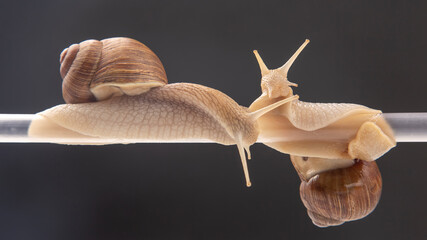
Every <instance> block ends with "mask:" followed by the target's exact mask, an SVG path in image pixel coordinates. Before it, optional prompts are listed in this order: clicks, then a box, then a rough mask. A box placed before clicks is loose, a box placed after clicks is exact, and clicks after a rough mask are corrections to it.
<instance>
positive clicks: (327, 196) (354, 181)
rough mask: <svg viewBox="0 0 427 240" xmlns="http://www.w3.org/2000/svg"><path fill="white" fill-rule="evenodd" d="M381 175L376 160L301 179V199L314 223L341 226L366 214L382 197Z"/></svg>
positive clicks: (356, 163)
mask: <svg viewBox="0 0 427 240" xmlns="http://www.w3.org/2000/svg"><path fill="white" fill-rule="evenodd" d="M381 189H382V179H381V173H380V171H379V169H378V166H377V164H376V162H375V161H372V162H367V161H361V160H358V161H356V162H355V163H354V165H352V166H350V167H346V168H340V169H335V170H330V171H327V172H323V173H320V174H318V175H316V176H314V177H312V178H311V179H309V180H308V181H305V180H303V179H302V180H301V185H300V196H301V200H302V202H303V204H304V206H305V207H306V208H307V213H308V215H309V217H310V218H311V220H312V221H313V223H314V224H315V225H316V226H319V227H329V226H337V225H341V224H343V223H344V222H348V221H353V220H358V219H361V218H364V217H365V216H367V215H369V214H370V213H371V212H372V211H373V210H374V209H375V207H376V206H377V204H378V201H379V200H380V197H381Z"/></svg>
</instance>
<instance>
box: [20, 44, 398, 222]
mask: <svg viewBox="0 0 427 240" xmlns="http://www.w3.org/2000/svg"><path fill="white" fill-rule="evenodd" d="M308 42H309V41H308V40H306V41H305V42H304V44H303V45H302V46H301V47H300V48H299V49H298V50H297V52H296V53H295V54H294V55H293V56H292V57H291V58H290V59H289V61H288V62H287V63H285V64H284V65H283V66H282V67H280V68H278V69H274V70H269V69H268V68H267V67H266V65H265V64H264V62H263V60H262V59H261V57H260V56H259V54H258V52H257V51H254V53H255V56H256V58H257V60H258V63H259V65H260V68H261V73H262V79H261V89H262V95H261V96H260V97H259V98H258V99H256V100H255V101H254V102H253V103H252V104H251V106H250V107H249V108H246V107H242V106H240V105H238V104H237V103H236V102H235V101H234V100H233V99H231V98H230V97H228V96H227V95H225V94H224V93H222V92H220V91H218V90H215V89H212V88H209V87H205V86H202V85H198V84H192V83H175V84H168V81H167V78H166V73H165V71H164V68H163V65H162V63H161V62H160V60H159V58H158V57H157V56H156V55H155V54H154V53H153V52H152V51H151V50H150V49H149V48H148V47H146V46H145V45H144V44H142V43H140V42H138V41H136V40H133V39H129V38H110V39H105V40H102V41H97V40H87V41H84V42H81V43H80V44H73V45H71V46H70V47H69V48H67V49H65V50H64V51H63V52H62V53H61V57H60V62H61V69H60V73H61V76H62V78H63V84H62V93H63V97H64V100H65V102H66V103H67V104H63V105H58V106H55V107H52V108H50V109H47V110H45V111H43V112H40V113H38V117H37V118H36V119H34V120H33V122H32V124H31V126H30V128H29V132H28V134H29V135H30V136H31V137H49V136H51V135H53V134H55V135H56V137H58V135H61V136H62V137H63V139H67V138H70V137H75V138H79V137H80V138H96V139H100V141H99V144H103V142H102V139H118V140H121V142H126V143H132V142H143V141H147V142H163V141H164V142H168V141H169V142H173V141H204V140H205V141H206V140H209V141H214V142H217V143H220V144H224V145H233V144H236V145H237V148H238V150H239V154H240V158H241V161H242V165H243V169H244V173H245V178H246V184H247V186H250V185H251V182H250V179H249V173H248V168H247V164H246V155H245V151H246V154H247V157H248V158H249V159H250V151H249V147H250V146H251V145H252V144H254V143H255V142H256V141H257V140H258V141H260V139H261V142H263V143H264V144H266V145H267V146H269V147H272V148H274V149H276V150H278V151H280V152H283V153H287V154H290V155H291V159H292V163H293V164H294V166H295V168H296V170H297V172H298V174H299V176H300V178H301V180H302V183H301V198H302V200H303V202H304V205H305V206H306V207H307V209H308V212H309V216H310V217H311V218H312V220H313V222H314V223H315V224H316V225H318V226H329V225H337V224H340V223H342V222H344V221H350V220H355V219H359V218H362V217H364V216H365V215H367V214H369V213H370V212H371V211H372V210H373V209H374V208H375V206H376V203H377V202H378V200H379V196H380V193H381V176H380V173H379V171H378V168H377V166H376V164H375V162H373V160H376V159H377V158H379V157H380V156H382V155H383V154H384V153H386V152H387V151H388V150H389V149H391V148H392V147H394V146H395V145H396V142H395V140H394V137H393V133H392V130H391V128H390V127H389V126H388V124H387V122H386V121H385V120H384V119H383V117H382V115H381V111H379V110H374V109H370V108H367V107H365V106H361V105H356V104H332V103H331V104H324V103H307V102H302V101H299V100H298V96H297V95H293V91H292V89H291V87H292V86H295V87H296V86H297V85H296V84H294V83H291V82H289V81H288V80H287V73H288V71H289V68H290V67H291V65H292V63H293V62H294V61H295V59H296V58H297V56H298V55H299V53H300V52H301V51H302V49H303V48H304V47H305V46H306V45H307V44H308ZM60 143H67V142H66V140H64V141H63V142H60ZM104 144H107V143H104ZM356 159H357V161H356ZM365 161H367V162H365ZM365 172H366V173H367V174H365ZM353 175H354V176H355V177H353ZM329 179H333V180H329ZM349 179H350V180H349ZM355 179H357V184H359V183H360V184H361V188H369V189H372V188H375V189H376V190H375V191H373V193H372V196H371V192H370V191H371V190H369V191H368V192H369V193H367V194H365V195H363V194H359V193H358V192H352V191H353V190H352V189H356V188H347V189H346V191H347V195H342V189H341V188H339V187H336V188H334V187H332V188H329V187H325V186H326V185H328V184H329V183H332V182H334V181H335V182H334V184H338V185H339V184H342V183H345V184H347V183H349V182H351V181H355ZM371 179H372V181H371ZM338 185H336V186H338ZM368 185H369V186H368ZM319 186H322V187H323V188H321V187H319ZM372 186H374V187H372ZM319 189H323V190H321V191H322V192H323V193H324V194H332V195H331V196H330V197H328V196H329V195H328V196H326V197H325V195H323V197H325V199H326V200H325V199H323V200H322V201H323V202H325V201H326V202H327V201H331V204H332V205H331V206H333V207H338V208H341V209H338V210H339V211H338V210H337V211H338V212H340V213H343V212H345V213H347V212H349V213H348V214H344V215H343V214H341V215H339V214H338V215H337V214H332V215H328V211H327V210H325V209H327V208H328V207H329V208H330V207H331V206H327V205H325V204H323V205H322V204H320V205H319V204H317V203H318V200H319V198H318V195H319V194H318V192H319ZM316 191H317V192H316ZM355 191H356V190H355ZM357 191H360V189H357ZM360 192H363V191H360ZM334 194H335V195H336V196H335V195H334ZM343 196H345V197H346V199H344V198H343ZM367 196H369V197H370V202H369V204H365V203H364V202H363V201H359V200H360V199H357V198H358V197H361V198H366V197H367ZM316 198H317V199H316ZM347 200H348V201H347ZM362 200H363V199H362ZM334 201H337V202H339V203H340V204H338V205H337V204H335V203H336V202H334ZM345 201H347V202H345ZM344 202H345V203H344ZM341 203H342V204H341ZM358 205H360V206H358ZM359 207H361V208H363V209H359ZM344 208H346V209H351V211H350V210H349V211H342V210H343V209H344ZM355 211H358V212H357V213H355Z"/></svg>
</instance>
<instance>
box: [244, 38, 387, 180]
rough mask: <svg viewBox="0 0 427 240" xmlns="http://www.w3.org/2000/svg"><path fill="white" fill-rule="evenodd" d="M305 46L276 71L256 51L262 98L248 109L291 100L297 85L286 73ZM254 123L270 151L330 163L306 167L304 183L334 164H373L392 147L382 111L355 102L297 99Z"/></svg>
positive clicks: (335, 165)
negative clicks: (315, 101) (323, 160)
mask: <svg viewBox="0 0 427 240" xmlns="http://www.w3.org/2000/svg"><path fill="white" fill-rule="evenodd" d="M308 43H309V41H308V40H306V41H305V42H304V43H303V45H302V46H301V47H300V48H299V49H298V50H297V51H296V52H295V54H294V55H293V56H292V57H291V58H290V59H289V61H288V62H286V63H285V64H284V65H283V66H282V67H280V68H278V69H274V70H269V69H268V68H267V67H266V65H265V64H264V62H263V60H262V59H261V57H260V56H259V54H258V52H257V51H254V53H255V56H256V57H257V60H258V63H259V65H260V68H261V74H262V79H261V88H262V95H261V96H260V97H259V98H258V99H256V100H255V101H254V102H253V103H252V104H251V106H250V107H249V110H250V111H256V110H257V109H261V108H263V107H265V106H268V105H270V104H272V103H275V102H277V101H281V100H282V99H287V98H290V97H292V96H294V95H293V91H292V88H291V86H296V84H295V83H291V82H289V81H288V79H287V74H288V71H289V68H290V67H291V65H292V64H293V62H294V61H295V59H296V58H297V57H298V55H299V54H300V53H301V51H302V50H303V49H304V47H305V46H306V45H307V44H308ZM258 125H259V129H260V136H259V137H260V138H261V139H265V141H264V144H266V145H267V146H269V147H272V148H274V149H276V150H278V151H280V152H283V153H287V154H290V155H296V156H305V157H317V158H324V159H331V160H328V162H327V163H326V162H321V163H319V164H318V165H317V166H313V167H306V169H305V170H303V174H307V176H305V178H306V179H309V178H310V177H311V176H312V175H313V174H316V173H319V172H322V171H327V170H331V169H335V168H337V166H339V167H344V166H350V165H352V164H353V159H363V160H365V161H373V160H376V159H377V158H379V157H381V156H382V155H383V154H384V153H386V152H387V151H389V150H390V149H391V148H393V147H394V146H395V145H396V141H395V140H394V137H393V132H392V130H391V128H390V126H389V125H388V124H387V122H386V121H385V120H384V118H383V117H382V115H381V111H379V110H375V109H371V108H368V107H365V106H362V105H357V104H346V103H309V102H303V101H300V100H295V101H292V102H288V103H286V104H283V105H282V106H280V107H278V108H276V109H274V110H272V111H270V112H268V113H266V114H265V115H263V116H262V117H260V118H259V119H258ZM335 133H336V134H335ZM282 136H289V138H287V139H284V138H283V137H282ZM275 139H277V140H275ZM334 159H336V160H338V163H337V161H334ZM306 171H309V172H310V173H305V172H306ZM313 171H314V172H313ZM310 174H311V176H309V175H310Z"/></svg>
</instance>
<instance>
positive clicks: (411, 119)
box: [0, 113, 427, 144]
mask: <svg viewBox="0 0 427 240" xmlns="http://www.w3.org/2000/svg"><path fill="white" fill-rule="evenodd" d="M35 116H36V115H35V114H0V143H57V142H63V143H70V144H72V143H79V144H106V143H107V144H118V143H124V144H126V143H211V141H209V140H193V139H190V140H178V141H177V140H174V141H153V140H138V139H103V138H90V137H88V138H78V139H77V138H73V139H57V138H33V137H29V136H28V133H27V132H28V128H29V126H30V124H31V121H32V119H33V118H34V117H35ZM383 116H384V118H385V119H386V121H387V122H388V123H389V124H390V126H391V127H392V129H393V132H394V135H395V138H396V141H397V142H427V113H384V114H383ZM325 134H327V133H325ZM316 137H317V138H319V136H318V135H317V136H316ZM277 140H279V139H275V141H277ZM290 140H291V139H289V137H286V136H284V137H283V141H290ZM268 141H269V140H267V139H262V136H260V137H259V138H258V142H268Z"/></svg>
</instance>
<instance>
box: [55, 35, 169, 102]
mask: <svg viewBox="0 0 427 240" xmlns="http://www.w3.org/2000/svg"><path fill="white" fill-rule="evenodd" d="M60 63H61V68H60V73H61V77H62V78H63V83H62V94H63V98H64V100H65V102H67V103H83V102H93V101H101V100H104V99H108V98H110V97H112V96H118V95H122V94H127V95H138V94H141V93H144V92H146V91H148V90H149V89H150V88H152V87H158V86H162V85H165V84H167V77H166V72H165V70H164V68H163V65H162V63H161V61H160V60H159V58H158V57H157V56H156V54H155V53H154V52H153V51H151V50H150V49H149V48H148V47H147V46H145V45H144V44H142V43H140V42H138V41H136V40H133V39H130V38H123V37H120V38H109V39H104V40H102V41H98V40H87V41H84V42H81V43H79V44H73V45H71V46H70V47H69V48H67V49H65V50H64V51H63V52H62V53H61V57H60Z"/></svg>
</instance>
